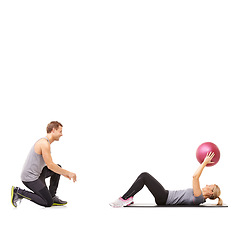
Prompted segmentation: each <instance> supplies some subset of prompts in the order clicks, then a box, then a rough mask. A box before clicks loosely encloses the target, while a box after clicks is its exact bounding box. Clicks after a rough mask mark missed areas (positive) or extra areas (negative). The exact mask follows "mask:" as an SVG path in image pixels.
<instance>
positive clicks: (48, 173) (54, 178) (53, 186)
mask: <svg viewBox="0 0 240 240" xmlns="http://www.w3.org/2000/svg"><path fill="white" fill-rule="evenodd" d="M58 166H59V167H61V166H60V165H59V164H58ZM60 176H61V175H60V174H57V173H55V172H53V171H52V170H50V169H49V168H48V167H47V166H46V167H44V168H43V170H42V173H41V175H40V177H39V178H40V179H41V180H42V181H43V182H45V179H46V178H48V177H50V185H49V192H50V194H51V196H52V197H54V196H55V195H56V192H57V188H58V184H59V180H60Z"/></svg>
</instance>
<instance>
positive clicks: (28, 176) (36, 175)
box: [11, 121, 76, 207]
mask: <svg viewBox="0 0 240 240" xmlns="http://www.w3.org/2000/svg"><path fill="white" fill-rule="evenodd" d="M62 127H63V126H62V124H61V123H59V122H57V121H53V122H50V123H49V124H48V126H47V136H46V137H44V138H41V139H40V140H38V141H37V142H36V143H35V144H34V146H33V147H32V149H31V150H30V152H29V154H28V157H27V159H26V162H25V164H24V167H23V170H22V174H21V180H22V182H23V184H24V185H25V186H26V187H28V188H29V189H30V190H32V192H30V191H26V190H23V189H20V188H19V187H12V189H11V201H12V204H13V206H14V207H17V202H18V201H19V200H21V199H23V198H25V199H28V200H30V201H32V202H34V203H36V204H38V205H41V206H44V207H51V206H52V205H65V204H67V202H66V201H62V200H61V199H59V198H58V197H57V196H56V195H55V194H56V191H57V187H58V183H59V179H60V175H63V176H64V177H67V178H69V179H70V180H71V179H72V180H73V182H75V181H76V174H75V173H72V172H69V171H67V170H65V169H62V168H61V166H60V165H57V164H55V163H54V162H53V160H52V157H51V151H50V144H51V143H53V142H54V141H59V139H60V137H61V136H62ZM48 177H50V186H49V189H48V188H47V186H46V183H45V178H48Z"/></svg>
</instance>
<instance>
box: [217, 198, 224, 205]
mask: <svg viewBox="0 0 240 240" xmlns="http://www.w3.org/2000/svg"><path fill="white" fill-rule="evenodd" d="M217 205H220V206H222V205H223V200H222V199H221V198H220V197H218V204H217Z"/></svg>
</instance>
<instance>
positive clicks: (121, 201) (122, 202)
mask: <svg viewBox="0 0 240 240" xmlns="http://www.w3.org/2000/svg"><path fill="white" fill-rule="evenodd" d="M131 204H133V197H130V198H128V199H126V200H124V199H123V198H122V197H120V198H118V199H117V200H116V201H115V202H112V203H110V204H109V205H110V206H111V207H115V208H120V207H125V206H129V205H131Z"/></svg>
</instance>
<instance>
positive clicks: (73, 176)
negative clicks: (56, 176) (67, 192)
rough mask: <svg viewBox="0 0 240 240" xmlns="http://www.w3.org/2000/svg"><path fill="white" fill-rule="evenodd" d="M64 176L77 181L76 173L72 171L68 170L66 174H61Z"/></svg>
mask: <svg viewBox="0 0 240 240" xmlns="http://www.w3.org/2000/svg"><path fill="white" fill-rule="evenodd" d="M63 176H64V177H66V178H68V179H69V180H71V179H72V180H73V182H76V181H77V175H76V174H75V173H72V172H68V173H67V174H66V175H63Z"/></svg>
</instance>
